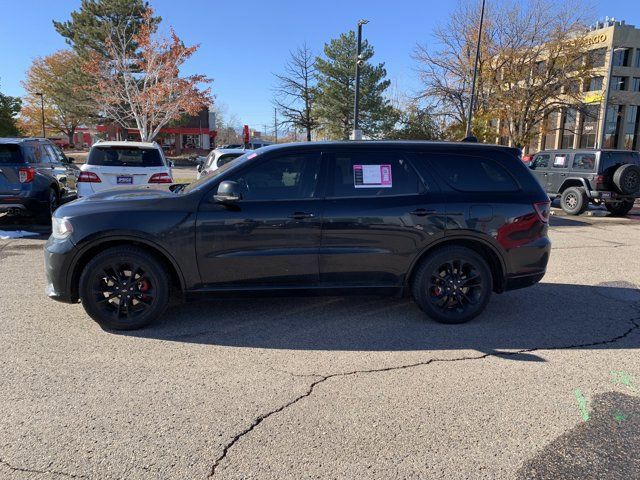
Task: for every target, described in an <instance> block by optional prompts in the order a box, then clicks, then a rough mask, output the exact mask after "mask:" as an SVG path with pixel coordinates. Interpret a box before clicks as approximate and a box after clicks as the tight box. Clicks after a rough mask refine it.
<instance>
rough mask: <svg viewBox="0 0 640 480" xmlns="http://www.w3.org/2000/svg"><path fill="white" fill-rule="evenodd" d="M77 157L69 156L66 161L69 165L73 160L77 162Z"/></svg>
mask: <svg viewBox="0 0 640 480" xmlns="http://www.w3.org/2000/svg"><path fill="white" fill-rule="evenodd" d="M75 161H76V159H75V158H73V157H67V159H66V161H65V162H64V163H68V164H69V165H71V164H72V163H73V162H75Z"/></svg>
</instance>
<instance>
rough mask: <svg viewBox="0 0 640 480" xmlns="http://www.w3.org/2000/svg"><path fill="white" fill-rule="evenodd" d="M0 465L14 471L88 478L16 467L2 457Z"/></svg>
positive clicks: (54, 471) (81, 476) (73, 474)
mask: <svg viewBox="0 0 640 480" xmlns="http://www.w3.org/2000/svg"><path fill="white" fill-rule="evenodd" d="M52 464H53V462H51V463H50V464H49V465H47V468H49V467H50V466H51V465H52ZM0 465H4V466H5V467H7V468H9V469H11V470H12V471H14V472H24V473H38V474H40V475H58V476H60V477H67V478H89V477H86V476H85V475H76V474H75V473H66V472H59V471H56V470H37V469H35V468H23V467H16V466H14V465H11V464H10V463H9V462H7V461H6V460H3V459H2V458H0Z"/></svg>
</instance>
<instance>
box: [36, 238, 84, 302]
mask: <svg viewBox="0 0 640 480" xmlns="http://www.w3.org/2000/svg"><path fill="white" fill-rule="evenodd" d="M74 249H75V245H74V244H73V243H72V242H71V240H70V239H66V240H56V239H54V238H52V237H49V240H48V241H47V244H46V245H45V247H44V267H45V275H46V279H47V284H46V286H45V293H46V295H47V296H48V297H49V298H52V299H53V300H57V301H59V302H64V303H76V302H77V301H78V298H77V294H75V293H74V292H72V289H71V285H70V275H69V273H70V270H71V268H70V267H71V262H72V259H73V256H74V255H73V254H74V251H75V250H74Z"/></svg>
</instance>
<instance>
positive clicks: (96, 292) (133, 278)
mask: <svg viewBox="0 0 640 480" xmlns="http://www.w3.org/2000/svg"><path fill="white" fill-rule="evenodd" d="M80 299H81V300H82V305H83V307H84V309H85V310H86V312H87V313H88V314H89V316H90V317H91V318H93V319H94V320H95V321H96V322H98V323H99V324H100V325H101V326H102V327H103V328H107V329H112V330H135V329H138V328H141V327H144V326H146V325H148V324H149V323H151V322H152V321H154V320H155V319H157V318H158V317H160V316H161V315H162V313H164V310H165V309H166V307H167V305H168V303H169V276H168V274H167V272H166V270H165V268H164V266H163V265H162V263H161V262H160V261H158V259H156V258H155V257H154V256H152V255H149V254H148V253H146V252H144V251H143V250H141V249H139V248H137V247H127V246H121V247H113V248H110V249H107V250H105V251H104V252H102V253H100V254H98V255H96V256H95V257H94V258H93V259H92V260H91V261H90V262H89V263H88V264H87V265H86V266H85V267H84V269H83V271H82V274H81V276H80Z"/></svg>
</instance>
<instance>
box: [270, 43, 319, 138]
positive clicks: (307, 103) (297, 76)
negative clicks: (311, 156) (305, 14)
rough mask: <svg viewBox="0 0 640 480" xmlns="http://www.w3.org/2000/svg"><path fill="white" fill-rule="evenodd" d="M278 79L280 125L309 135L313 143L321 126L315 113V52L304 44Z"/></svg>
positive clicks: (293, 52)
mask: <svg viewBox="0 0 640 480" xmlns="http://www.w3.org/2000/svg"><path fill="white" fill-rule="evenodd" d="M274 75H275V77H276V79H277V86H276V88H275V96H274V100H273V102H274V104H275V106H276V108H277V109H278V111H279V112H280V115H281V116H282V117H284V120H282V121H281V122H279V123H280V125H290V126H292V127H293V128H294V129H300V130H303V131H305V132H306V134H307V141H308V142H309V141H311V133H312V132H313V130H314V129H315V128H316V127H317V126H318V125H319V122H318V119H317V118H316V115H315V109H314V103H315V99H316V88H315V87H316V80H315V76H316V59H315V56H314V55H313V52H312V51H311V50H310V49H309V48H308V47H307V44H306V43H305V44H303V45H302V46H301V47H298V48H297V49H296V50H295V51H292V52H290V57H289V60H288V61H287V63H286V64H285V66H284V73H283V74H274Z"/></svg>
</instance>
